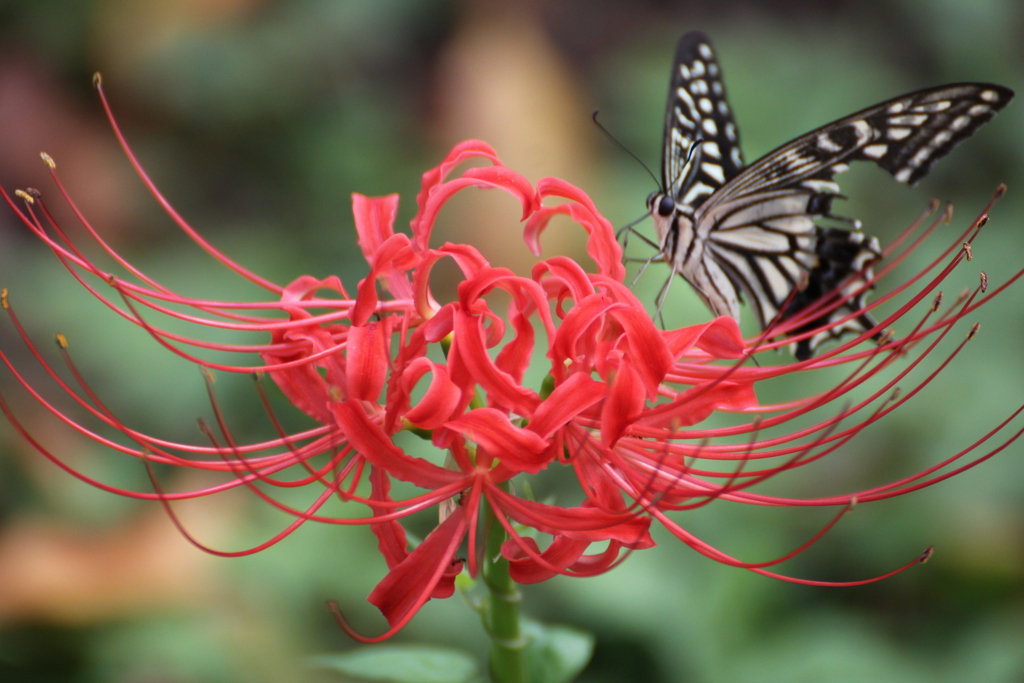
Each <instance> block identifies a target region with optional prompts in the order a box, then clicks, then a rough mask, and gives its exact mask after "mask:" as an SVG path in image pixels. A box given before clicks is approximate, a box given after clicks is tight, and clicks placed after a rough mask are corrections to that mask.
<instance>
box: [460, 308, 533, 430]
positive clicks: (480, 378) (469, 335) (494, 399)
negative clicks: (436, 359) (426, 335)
mask: <svg viewBox="0 0 1024 683" xmlns="http://www.w3.org/2000/svg"><path fill="white" fill-rule="evenodd" d="M453 356H458V359H459V361H460V362H461V363H463V364H464V368H465V371H466V372H467V373H468V375H469V377H471V378H472V381H473V382H476V383H477V384H479V385H480V387H481V388H483V390H484V391H486V392H487V398H488V399H489V400H490V402H491V403H492V404H493V405H497V406H500V407H502V408H507V409H510V410H513V411H515V412H516V413H519V414H520V415H528V414H529V413H530V412H532V410H533V409H534V408H535V407H536V406H537V404H538V403H540V399H539V398H538V397H537V394H535V393H534V392H532V391H530V390H529V389H527V388H526V387H523V386H520V385H519V384H518V383H516V381H515V380H514V379H513V377H512V376H511V375H509V374H508V373H507V372H505V371H503V370H501V369H500V368H498V367H497V366H496V365H495V364H494V361H493V360H491V357H490V355H488V353H487V349H486V348H485V347H484V339H483V330H482V329H481V325H480V319H479V318H476V317H472V316H469V315H466V314H465V313H464V312H462V311H459V312H457V313H456V315H455V341H454V343H453V344H452V348H451V350H450V351H449V355H448V357H449V359H450V360H453ZM453 379H455V377H454V375H453ZM457 383H460V384H461V382H457Z"/></svg>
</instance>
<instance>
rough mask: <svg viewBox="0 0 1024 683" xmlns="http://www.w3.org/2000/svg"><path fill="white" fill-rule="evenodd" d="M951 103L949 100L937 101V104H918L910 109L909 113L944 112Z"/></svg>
mask: <svg viewBox="0 0 1024 683" xmlns="http://www.w3.org/2000/svg"><path fill="white" fill-rule="evenodd" d="M952 104H953V103H952V102H950V101H949V100H939V101H938V102H925V103H924V104H918V105H916V106H913V107H911V108H910V111H923V112H927V113H929V114H934V113H935V112H940V111H946V110H947V109H949V108H950V106H952Z"/></svg>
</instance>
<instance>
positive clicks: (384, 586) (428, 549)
mask: <svg viewBox="0 0 1024 683" xmlns="http://www.w3.org/2000/svg"><path fill="white" fill-rule="evenodd" d="M465 535H466V514H465V509H464V508H461V507H459V508H456V509H455V512H453V513H452V514H451V515H449V516H448V519H446V520H444V521H443V522H442V523H441V525H440V526H438V527H436V528H435V529H434V530H433V531H431V532H430V534H429V535H428V536H427V537H426V538H425V539H424V540H423V542H422V543H420V544H419V546H417V548H416V549H415V550H413V551H412V553H410V554H409V556H408V557H406V558H405V560H403V561H402V562H401V563H400V564H399V565H398V566H397V567H394V568H393V569H392V570H391V571H390V572H388V575H387V576H385V577H384V578H383V579H382V580H381V582H380V583H378V584H377V586H376V587H375V588H374V589H373V591H372V592H371V593H370V597H369V598H368V600H369V601H370V602H371V603H373V604H374V605H376V606H377V608H378V609H380V611H381V613H382V614H383V615H384V618H385V619H387V620H388V624H389V625H391V626H394V625H395V624H396V623H398V622H400V621H402V620H403V619H404V618H405V617H407V616H409V613H410V612H411V611H413V610H416V609H418V608H419V607H421V606H422V604H423V603H424V602H426V600H424V599H423V598H424V596H425V595H427V594H429V596H430V597H433V598H447V597H450V596H451V595H452V593H454V592H455V577H456V576H457V575H458V574H459V572H461V571H462V562H454V561H453V559H454V556H455V551H456V550H457V549H458V547H459V544H460V543H462V538H463V537H464V536H465ZM421 601H422V602H421Z"/></svg>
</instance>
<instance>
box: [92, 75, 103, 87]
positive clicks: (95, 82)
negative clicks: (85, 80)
mask: <svg viewBox="0 0 1024 683" xmlns="http://www.w3.org/2000/svg"><path fill="white" fill-rule="evenodd" d="M92 87H94V88H96V89H99V88H102V87H103V74H101V73H100V72H99V71H97V72H96V73H94V74H93V75H92Z"/></svg>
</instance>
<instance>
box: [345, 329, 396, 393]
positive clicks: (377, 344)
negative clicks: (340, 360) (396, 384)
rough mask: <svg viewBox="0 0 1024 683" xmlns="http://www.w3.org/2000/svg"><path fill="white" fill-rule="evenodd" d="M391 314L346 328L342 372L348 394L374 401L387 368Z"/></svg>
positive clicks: (382, 385)
mask: <svg viewBox="0 0 1024 683" xmlns="http://www.w3.org/2000/svg"><path fill="white" fill-rule="evenodd" d="M390 338H391V318H385V319H384V320H383V321H381V322H379V323H368V324H366V325H357V326H355V327H353V328H352V329H350V330H349V333H348V344H347V349H346V354H345V358H346V363H345V374H346V380H347V383H348V398H350V399H359V400H362V401H376V400H377V399H378V398H379V397H380V392H381V390H382V389H383V388H384V380H385V379H387V372H388V363H389V355H388V340H389V339H390Z"/></svg>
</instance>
